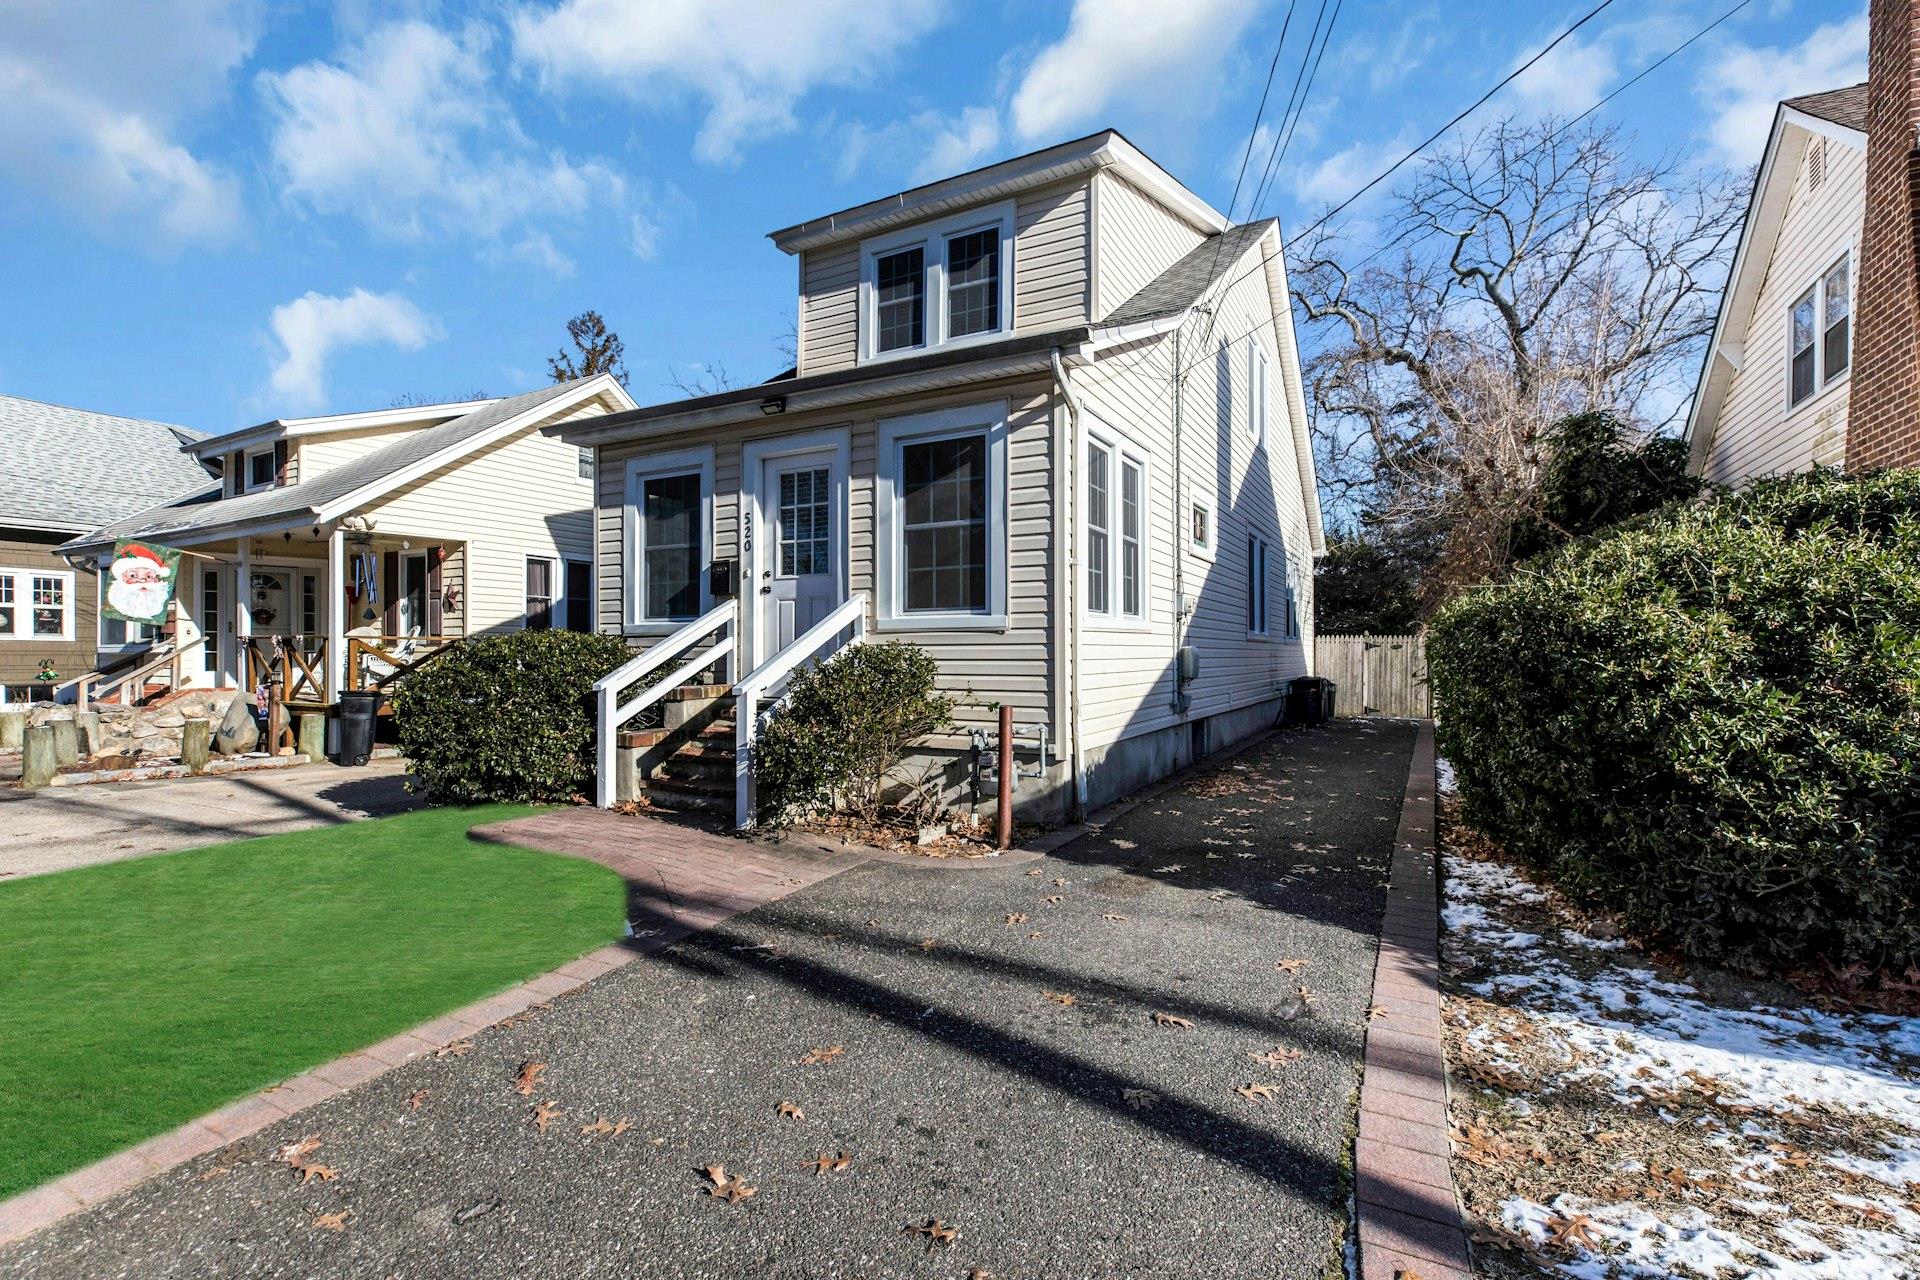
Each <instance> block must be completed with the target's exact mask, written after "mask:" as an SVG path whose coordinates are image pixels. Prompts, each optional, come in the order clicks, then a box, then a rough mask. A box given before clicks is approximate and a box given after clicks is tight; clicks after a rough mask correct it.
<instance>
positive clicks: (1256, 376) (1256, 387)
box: [1247, 339, 1273, 447]
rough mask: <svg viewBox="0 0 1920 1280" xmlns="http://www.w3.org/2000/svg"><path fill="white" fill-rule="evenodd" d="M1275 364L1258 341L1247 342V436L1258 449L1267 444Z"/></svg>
mask: <svg viewBox="0 0 1920 1280" xmlns="http://www.w3.org/2000/svg"><path fill="white" fill-rule="evenodd" d="M1272 372H1273V362H1272V361H1270V360H1269V359H1268V358H1267V350H1266V348H1265V347H1263V346H1261V345H1260V343H1259V342H1258V341H1255V340H1251V339H1250V340H1249V341H1248V342H1247V436H1248V438H1250V439H1251V440H1252V441H1253V443H1254V445H1255V446H1256V447H1258V446H1261V445H1264V444H1266V442H1267V400H1268V391H1269V389H1270V387H1271V385H1272Z"/></svg>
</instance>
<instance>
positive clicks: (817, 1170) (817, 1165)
mask: <svg viewBox="0 0 1920 1280" xmlns="http://www.w3.org/2000/svg"><path fill="white" fill-rule="evenodd" d="M806 1163H807V1164H810V1165H812V1166H813V1176H814V1177H816V1178H817V1177H819V1176H820V1175H821V1174H824V1173H844V1172H845V1171H846V1168H847V1166H848V1165H850V1164H852V1163H853V1157H852V1156H850V1155H848V1154H847V1153H846V1152H844V1151H842V1152H841V1153H840V1154H839V1155H837V1156H830V1155H828V1154H827V1153H826V1152H824V1151H822V1152H821V1153H820V1154H819V1155H817V1156H815V1157H814V1158H813V1159H811V1160H808V1161H807V1162H806Z"/></svg>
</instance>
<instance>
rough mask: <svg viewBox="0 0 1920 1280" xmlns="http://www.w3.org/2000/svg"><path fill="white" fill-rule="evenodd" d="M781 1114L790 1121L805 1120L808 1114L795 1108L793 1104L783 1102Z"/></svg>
mask: <svg viewBox="0 0 1920 1280" xmlns="http://www.w3.org/2000/svg"><path fill="white" fill-rule="evenodd" d="M780 1114H781V1116H782V1117H784V1118H786V1119H789V1120H805V1119H806V1118H807V1113H806V1112H804V1111H802V1110H801V1109H800V1108H798V1107H796V1106H794V1105H793V1104H792V1103H791V1102H783V1103H781V1104H780Z"/></svg>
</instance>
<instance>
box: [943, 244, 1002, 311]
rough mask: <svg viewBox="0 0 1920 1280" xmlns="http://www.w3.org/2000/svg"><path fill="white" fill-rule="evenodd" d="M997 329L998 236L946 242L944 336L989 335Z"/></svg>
mask: <svg viewBox="0 0 1920 1280" xmlns="http://www.w3.org/2000/svg"><path fill="white" fill-rule="evenodd" d="M999 327H1000V232H999V231H998V230H997V229H989V230H986V231H975V232H972V233H970V234H968V235H964V236H955V237H954V238H953V239H951V240H949V241H947V335H948V336H949V337H953V338H964V337H966V336H967V335H968V334H974V333H992V332H994V331H995V330H997V329H999Z"/></svg>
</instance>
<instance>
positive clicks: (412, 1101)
mask: <svg viewBox="0 0 1920 1280" xmlns="http://www.w3.org/2000/svg"><path fill="white" fill-rule="evenodd" d="M432 1096H433V1091H432V1090H431V1089H416V1090H414V1091H413V1092H412V1093H410V1094H408V1095H407V1110H409V1111H418V1110H419V1109H420V1108H421V1107H424V1106H426V1105H427V1099H428V1098H431V1097H432Z"/></svg>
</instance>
